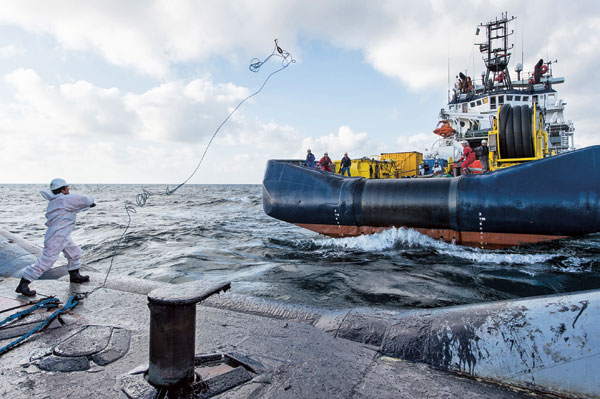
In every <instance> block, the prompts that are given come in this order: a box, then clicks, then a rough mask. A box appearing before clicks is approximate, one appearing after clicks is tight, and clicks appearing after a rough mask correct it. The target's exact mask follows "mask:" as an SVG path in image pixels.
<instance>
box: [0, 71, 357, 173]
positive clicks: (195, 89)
mask: <svg viewBox="0 0 600 399" xmlns="http://www.w3.org/2000/svg"><path fill="white" fill-rule="evenodd" d="M4 81H5V82H6V83H7V84H8V86H9V87H10V88H11V89H12V90H13V94H14V96H13V99H12V102H10V103H7V104H4V106H3V107H2V108H0V120H2V121H3V124H2V125H1V126H0V134H1V135H2V137H3V146H2V149H1V150H0V159H1V161H0V168H9V167H10V165H9V164H10V163H11V162H14V161H13V160H18V162H19V164H20V166H22V167H21V168H19V170H20V171H17V172H15V173H13V177H12V178H13V179H15V180H14V181H15V182H39V181H40V176H42V175H44V176H45V175H46V174H48V175H57V176H58V175H68V176H71V180H74V181H79V182H82V181H94V182H97V183H128V182H133V181H135V180H136V179H141V180H142V182H146V183H148V182H156V181H159V182H161V181H162V182H171V183H173V181H175V183H177V182H180V181H183V180H184V178H186V177H187V176H188V174H189V173H191V172H192V171H193V169H194V167H195V166H196V165H197V164H198V162H199V161H200V159H201V156H202V154H203V153H204V151H205V150H206V145H207V143H208V140H209V138H210V137H211V136H212V135H213V134H214V132H215V130H216V128H217V127H218V126H219V124H220V123H221V122H223V121H224V119H225V117H226V116H227V115H228V114H229V113H230V112H231V110H232V109H233V107H234V106H235V105H237V104H238V103H239V101H240V99H243V98H246V97H247V95H248V93H249V91H248V89H247V88H244V87H240V86H235V85H233V84H231V83H214V82H213V81H212V80H211V79H210V78H209V77H204V78H202V79H195V80H193V81H191V82H189V83H187V84H185V83H183V82H182V81H179V80H177V81H172V82H168V83H163V84H160V85H158V86H156V87H154V88H151V89H149V90H147V91H145V92H143V93H141V94H134V93H122V92H121V91H120V90H118V89H116V88H108V89H107V88H102V87H97V86H95V85H93V84H91V83H89V82H85V81H77V82H75V83H66V84H62V85H58V86H54V85H50V84H48V83H46V82H44V81H43V80H42V78H41V77H40V76H39V75H38V74H37V73H36V72H35V71H33V70H31V69H18V70H16V71H14V72H12V73H10V74H8V75H7V76H5V79H4ZM304 137H305V135H304V134H302V133H301V132H299V131H297V130H296V129H295V128H293V127H292V126H286V125H280V124H277V123H275V122H272V121H269V122H262V121H260V120H256V119H251V120H248V119H247V118H246V117H245V116H244V113H243V110H239V111H238V112H236V113H234V114H233V115H232V117H231V118H230V119H229V121H228V122H227V124H226V125H225V126H224V128H223V129H222V130H221V131H220V133H219V135H218V136H216V139H215V141H214V142H213V143H212V146H211V148H210V151H209V152H208V154H207V157H206V160H205V163H204V164H203V165H202V168H201V171H200V173H199V174H198V176H197V177H195V180H193V182H194V181H197V182H203V183H220V182H223V179H224V178H225V179H226V180H227V181H229V182H238V183H241V182H248V181H251V182H259V181H260V178H261V177H262V174H263V172H264V165H265V163H266V161H267V159H269V158H294V157H296V158H298V157H303V156H304V154H303V153H304V151H303V150H302V149H303V148H304V147H305V146H306V144H305V141H304V140H305V139H304ZM366 138H367V134H366V133H364V132H363V133H356V132H354V131H353V130H352V129H350V128H349V127H347V126H343V127H341V128H340V129H339V131H338V132H337V133H335V134H333V133H332V134H330V135H328V136H324V137H316V138H314V139H313V138H310V139H309V140H314V143H315V145H317V143H318V145H322V146H331V148H333V147H337V148H340V149H341V148H346V149H348V150H351V149H355V148H356V149H358V148H360V147H361V146H362V145H363V144H364V143H365V142H366ZM49 159H52V161H51V162H47V160H49ZM5 163H6V164H5ZM13 170H14V168H13ZM173 171H177V172H176V174H174V172H173ZM224 176H225V177H224ZM103 179H109V180H108V181H105V180H103Z"/></svg>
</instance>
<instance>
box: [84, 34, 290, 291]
mask: <svg viewBox="0 0 600 399" xmlns="http://www.w3.org/2000/svg"><path fill="white" fill-rule="evenodd" d="M272 57H279V58H281V59H282V61H281V68H279V69H276V70H275V71H273V72H271V73H270V74H269V75H268V76H267V77H266V78H265V80H264V82H263V84H262V85H261V86H260V88H259V89H258V90H256V91H255V92H254V93H252V94H250V95H249V96H248V97H246V98H244V99H243V100H242V101H240V102H239V103H238V105H236V107H235V108H234V109H233V110H232V111H231V112H230V113H229V115H227V117H226V118H225V119H224V120H223V122H221V124H220V125H219V126H218V127H217V129H216V130H215V131H214V133H213V135H212V136H211V138H210V140H209V141H208V143H207V144H206V147H205V148H204V152H203V153H202V157H201V158H200V161H199V162H198V164H197V165H196V168H195V169H194V171H193V172H192V173H191V174H190V175H189V177H188V178H187V179H185V180H184V181H183V182H182V183H180V184H178V185H177V186H176V187H175V188H173V189H169V186H167V188H166V190H165V192H163V193H152V192H150V191H148V190H146V189H144V188H142V192H141V193H139V194H137V195H136V197H135V203H133V202H131V201H125V204H124V208H125V212H126V213H127V219H128V220H127V226H126V227H125V230H123V233H122V234H121V237H120V238H119V240H118V241H117V244H116V245H115V247H114V249H113V252H112V254H111V259H110V266H109V268H108V271H107V273H106V277H105V278H104V282H103V283H102V285H101V286H98V287H96V288H94V289H92V290H91V291H89V292H88V293H85V294H81V295H83V296H84V297H87V296H89V295H91V294H92V293H93V292H95V291H96V290H98V289H100V288H104V286H105V285H106V281H107V280H108V275H109V274H110V272H111V270H112V266H113V261H114V258H115V255H116V253H117V250H118V249H119V246H120V245H121V241H122V240H123V238H124V237H125V234H126V233H127V231H128V230H129V227H130V226H131V215H132V214H135V213H136V212H137V211H136V207H143V206H145V205H146V202H147V201H148V199H149V198H150V197H151V196H152V195H173V194H175V192H176V191H177V190H179V189H180V188H181V187H182V186H184V185H185V184H186V183H187V182H188V181H190V179H191V178H192V177H193V176H194V175H195V174H196V172H197V171H198V169H199V168H200V165H202V162H203V161H204V157H205V156H206V153H207V152H208V149H209V148H210V146H211V144H212V142H213V140H214V138H215V137H216V136H217V134H218V133H219V131H220V130H221V128H222V127H223V126H224V125H225V124H226V123H227V121H229V119H230V118H231V116H232V115H233V114H234V113H235V112H236V111H237V110H238V108H239V107H240V106H241V105H242V104H244V103H245V102H246V101H248V100H249V99H251V98H252V97H254V96H256V95H258V94H259V93H260V92H261V91H262V90H263V88H264V87H265V86H266V85H267V82H268V81H269V79H271V77H272V76H273V75H275V74H277V73H279V72H281V71H283V70H284V69H286V68H287V67H288V66H289V65H290V64H293V63H295V62H296V60H295V59H294V58H293V57H292V55H291V54H290V53H289V52H288V51H286V50H284V49H282V48H281V47H280V46H279V43H278V40H277V39H275V48H274V49H273V52H272V53H271V54H270V55H269V56H267V57H266V58H265V59H264V60H262V61H261V60H259V59H258V58H253V59H252V60H251V61H250V65H249V67H248V68H249V69H250V71H252V72H255V73H256V72H258V71H260V68H261V67H262V66H263V65H264V64H265V63H266V62H267V61H269V60H270V59H271V58H272Z"/></svg>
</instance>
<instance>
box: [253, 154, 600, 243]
mask: <svg viewBox="0 0 600 399" xmlns="http://www.w3.org/2000/svg"><path fill="white" fill-rule="evenodd" d="M263 208H264V210H265V213H266V214H267V215H269V216H272V217H274V218H277V219H280V220H283V221H286V222H289V223H294V224H296V225H298V226H301V227H304V228H307V229H310V230H313V231H316V232H319V233H322V234H326V235H329V236H334V237H346V236H357V235H361V234H372V233H376V232H380V231H382V230H385V229H389V228H393V227H396V228H400V227H405V228H412V229H415V230H417V231H419V232H421V233H424V234H427V235H429V236H431V237H433V238H436V239H443V240H445V241H449V242H455V243H457V244H464V245H471V246H481V247H486V248H489V247H503V246H514V245H521V244H530V243H535V242H540V241H548V240H553V239H560V238H565V237H570V236H579V235H585V234H590V233H596V232H599V231H600V146H593V147H588V148H584V149H581V150H577V151H572V152H568V153H565V154H561V155H558V156H555V157H551V158H544V159H540V160H537V161H532V162H528V163H524V164H521V165H518V166H514V167H511V168H506V169H502V170H497V171H495V172H492V173H487V174H483V175H469V176H461V177H458V178H430V179H385V180H378V179H364V178H347V177H342V176H339V175H335V174H332V173H327V172H322V171H318V170H313V169H308V168H304V167H301V166H296V165H292V164H289V163H286V162H281V161H269V162H268V164H267V169H266V171H265V177H264V180H263Z"/></svg>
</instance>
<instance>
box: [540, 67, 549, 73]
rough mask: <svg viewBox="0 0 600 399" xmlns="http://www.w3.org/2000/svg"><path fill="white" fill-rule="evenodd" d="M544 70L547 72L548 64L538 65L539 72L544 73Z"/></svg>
mask: <svg viewBox="0 0 600 399" xmlns="http://www.w3.org/2000/svg"><path fill="white" fill-rule="evenodd" d="M546 72H548V65H542V66H541V67H540V74H542V75H543V74H545V73H546Z"/></svg>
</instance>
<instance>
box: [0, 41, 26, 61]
mask: <svg viewBox="0 0 600 399" xmlns="http://www.w3.org/2000/svg"><path fill="white" fill-rule="evenodd" d="M25 53H26V51H25V48H24V47H23V46H21V45H17V44H9V45H7V46H3V47H0V59H2V58H12V57H16V56H19V55H24V54H25Z"/></svg>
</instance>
